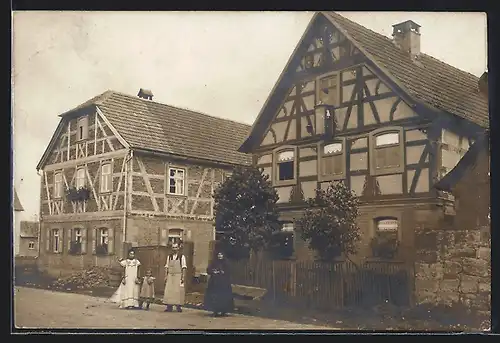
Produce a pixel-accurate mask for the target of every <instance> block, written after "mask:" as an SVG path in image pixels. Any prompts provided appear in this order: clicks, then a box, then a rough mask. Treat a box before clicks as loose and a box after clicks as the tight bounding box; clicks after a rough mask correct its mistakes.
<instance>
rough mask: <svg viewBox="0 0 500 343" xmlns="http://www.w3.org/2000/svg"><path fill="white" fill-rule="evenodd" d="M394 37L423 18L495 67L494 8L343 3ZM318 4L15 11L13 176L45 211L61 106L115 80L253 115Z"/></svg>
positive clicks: (435, 50)
mask: <svg viewBox="0 0 500 343" xmlns="http://www.w3.org/2000/svg"><path fill="white" fill-rule="evenodd" d="M339 13H340V14H341V15H344V16H346V17H347V18H349V19H351V20H353V21H356V22H358V23H360V24H361V25H363V26H365V27H367V28H369V29H371V30H373V31H376V32H378V33H381V34H383V35H386V36H388V37H391V34H392V25H394V24H397V23H400V22H403V21H405V20H408V19H411V20H413V21H414V22H416V23H418V24H419V25H421V28H420V32H421V51H422V52H425V53H426V54H428V55H431V56H434V57H436V58H438V59H440V60H442V61H444V62H446V63H448V64H451V65H452V66H455V67H457V68H459V69H462V70H464V71H467V72H469V73H471V74H474V75H476V76H481V74H482V73H483V72H484V71H485V70H486V69H487V47H486V46H487V38H486V31H487V29H486V15H485V14H484V13H473V12H468V13H452V12H442V13H437V12H376V15H375V14H374V13H373V12H372V13H370V12H339ZM312 15H313V12H60V11H51V12H35V11H33V12H14V13H13V52H12V53H13V59H12V60H13V63H12V64H13V65H12V82H13V97H12V99H13V113H12V116H13V121H12V122H13V133H14V134H13V147H14V152H13V154H14V186H15V188H16V190H17V192H18V195H19V198H20V200H21V203H22V205H23V206H24V209H25V211H24V213H23V214H22V217H23V219H34V218H36V217H34V216H36V215H37V214H38V213H39V204H40V176H38V174H37V172H36V165H37V164H38V162H39V160H40V158H41V156H42V154H43V152H44V150H45V148H46V147H47V145H48V143H49V141H50V139H51V137H52V134H53V133H54V131H55V129H56V127H57V124H58V122H59V119H60V118H59V117H58V115H59V114H61V113H63V112H65V111H67V110H69V109H71V108H73V107H76V106H77V105H79V104H80V103H82V102H85V101H86V100H88V99H90V98H92V97H94V96H96V95H98V94H100V93H102V92H104V91H106V90H108V89H112V90H115V91H119V92H123V93H127V94H131V95H136V94H137V92H138V90H139V88H147V89H151V90H152V91H153V94H154V100H155V101H157V102H161V103H165V104H169V105H173V106H178V107H183V108H189V109H192V110H197V111H200V112H203V113H207V114H211V115H214V116H218V117H221V118H227V119H232V120H236V121H240V122H244V123H247V124H250V125H251V124H253V122H254V120H255V118H256V117H257V115H258V113H259V111H260V110H261V107H262V105H263V103H264V102H265V101H266V99H267V97H268V95H269V93H270V91H271V89H272V87H273V86H274V84H275V82H276V81H277V78H278V76H279V74H280V73H281V71H282V70H283V68H284V67H285V64H286V62H287V61H288V58H289V57H290V55H291V53H292V51H293V49H294V48H295V46H296V44H297V43H298V41H299V40H300V37H301V36H302V34H303V33H304V30H305V28H306V26H307V24H308V23H309V20H310V19H311V17H312Z"/></svg>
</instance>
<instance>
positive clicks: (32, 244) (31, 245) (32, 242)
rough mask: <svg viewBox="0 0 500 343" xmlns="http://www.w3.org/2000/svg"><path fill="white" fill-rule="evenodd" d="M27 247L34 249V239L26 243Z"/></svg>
mask: <svg viewBox="0 0 500 343" xmlns="http://www.w3.org/2000/svg"><path fill="white" fill-rule="evenodd" d="M28 249H29V250H35V242H34V241H30V242H29V243H28Z"/></svg>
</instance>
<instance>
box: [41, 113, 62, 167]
mask: <svg viewBox="0 0 500 343" xmlns="http://www.w3.org/2000/svg"><path fill="white" fill-rule="evenodd" d="M64 122H65V118H61V120H59V124H57V127H56V131H55V132H54V134H53V135H52V138H51V139H50V142H49V144H48V145H47V148H45V151H44V152H43V155H42V158H41V159H40V161H39V162H38V164H37V165H36V170H37V171H39V170H40V169H42V168H43V167H44V166H45V163H46V162H47V158H48V157H49V154H50V151H52V148H53V147H54V144H55V143H56V141H57V137H59V134H60V133H61V130H62V127H63V123H64Z"/></svg>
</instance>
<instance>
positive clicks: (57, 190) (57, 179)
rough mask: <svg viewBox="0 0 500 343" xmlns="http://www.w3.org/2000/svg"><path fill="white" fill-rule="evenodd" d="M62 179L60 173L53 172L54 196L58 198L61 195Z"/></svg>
mask: <svg viewBox="0 0 500 343" xmlns="http://www.w3.org/2000/svg"><path fill="white" fill-rule="evenodd" d="M62 182H63V179H62V173H61V172H57V173H55V174H54V198H55V199H59V198H62V196H63V184H62Z"/></svg>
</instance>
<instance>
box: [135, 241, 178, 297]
mask: <svg viewBox="0 0 500 343" xmlns="http://www.w3.org/2000/svg"><path fill="white" fill-rule="evenodd" d="M169 252H170V250H169V249H168V248H167V247H165V246H147V247H138V248H135V255H136V257H137V259H138V260H139V261H141V268H140V276H139V277H143V276H144V274H145V273H146V270H147V269H149V268H151V271H152V272H153V276H154V277H155V278H156V280H155V292H156V293H158V294H163V291H164V286H165V283H164V279H165V268H164V267H165V262H166V261H167V256H168V254H169Z"/></svg>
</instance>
